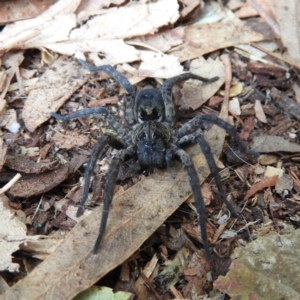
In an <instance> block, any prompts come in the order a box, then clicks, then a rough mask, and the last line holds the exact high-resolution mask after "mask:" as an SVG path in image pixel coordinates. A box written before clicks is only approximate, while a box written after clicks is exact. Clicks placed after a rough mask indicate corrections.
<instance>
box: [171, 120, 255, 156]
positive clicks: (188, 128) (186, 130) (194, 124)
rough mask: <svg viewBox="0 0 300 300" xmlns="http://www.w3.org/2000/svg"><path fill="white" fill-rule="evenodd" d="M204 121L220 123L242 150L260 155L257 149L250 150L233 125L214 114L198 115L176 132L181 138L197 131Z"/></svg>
mask: <svg viewBox="0 0 300 300" xmlns="http://www.w3.org/2000/svg"><path fill="white" fill-rule="evenodd" d="M204 121H208V122H210V123H213V124H215V125H218V126H219V127H221V128H223V129H224V130H226V132H228V133H229V134H230V135H231V136H232V137H233V139H234V141H235V143H236V145H237V146H238V147H239V149H240V150H241V151H242V152H245V153H248V154H251V155H253V156H254V157H258V156H259V153H257V152H256V151H253V150H250V149H248V148H247V147H246V145H245V144H244V143H243V142H242V140H241V139H240V137H239V135H238V134H237V132H236V130H235V128H234V127H233V126H232V125H230V124H229V123H227V122H225V121H224V120H222V119H220V118H218V117H216V116H212V115H202V116H197V117H195V118H194V119H192V120H190V121H189V122H187V123H186V124H184V125H183V126H182V127H181V128H180V129H178V130H177V132H176V133H175V135H176V137H177V138H179V139H181V138H183V137H184V136H185V135H187V134H190V133H192V132H194V131H196V130H197V129H198V128H199V126H200V125H201V123H202V122H204Z"/></svg>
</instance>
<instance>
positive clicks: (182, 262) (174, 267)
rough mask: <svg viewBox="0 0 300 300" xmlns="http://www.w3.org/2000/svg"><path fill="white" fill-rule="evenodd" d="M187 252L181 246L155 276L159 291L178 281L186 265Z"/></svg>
mask: <svg viewBox="0 0 300 300" xmlns="http://www.w3.org/2000/svg"><path fill="white" fill-rule="evenodd" d="M189 254H190V251H189V249H187V248H185V247H183V248H182V249H181V250H179V251H178V252H177V253H176V256H175V257H174V259H173V260H172V261H171V262H170V263H169V264H168V266H167V267H166V268H165V269H164V270H163V271H162V272H161V273H160V274H159V275H158V276H156V277H155V279H154V280H155V282H156V284H157V285H158V288H159V290H160V292H161V293H165V292H166V291H168V289H169V288H170V287H172V286H174V285H175V284H176V283H177V282H178V281H179V279H180V276H181V275H182V273H183V271H184V269H185V268H186V266H187V265H188V257H189Z"/></svg>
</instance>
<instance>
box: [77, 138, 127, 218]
mask: <svg viewBox="0 0 300 300" xmlns="http://www.w3.org/2000/svg"><path fill="white" fill-rule="evenodd" d="M106 145H110V146H113V147H114V148H125V147H126V144H125V143H124V141H123V140H121V139H119V138H116V137H113V136H110V135H103V136H101V137H100V138H99V139H98V141H97V143H96V144H95V146H94V148H93V151H92V153H91V156H90V159H89V161H88V164H87V166H86V169H85V172H84V185H83V192H82V196H81V200H80V204H79V207H78V210H77V213H76V217H80V216H81V215H82V211H83V208H84V204H85V202H86V199H87V198H88V194H89V187H90V181H91V177H92V174H93V171H94V168H95V165H96V162H97V159H98V157H99V155H100V154H101V152H102V150H103V148H104V147H105V146H106ZM116 145H118V147H116Z"/></svg>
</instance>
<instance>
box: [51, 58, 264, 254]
mask: <svg viewBox="0 0 300 300" xmlns="http://www.w3.org/2000/svg"><path fill="white" fill-rule="evenodd" d="M79 62H80V63H81V64H82V65H83V66H84V67H85V68H86V69H88V70H89V71H92V72H96V71H105V72H106V73H108V74H109V75H110V76H111V77H112V78H114V79H115V80H116V81H117V82H118V83H119V84H120V85H121V86H122V87H123V88H124V89H125V90H126V92H127V93H126V95H125V102H124V106H125V119H126V122H127V124H128V125H127V126H123V125H122V124H121V123H120V122H118V121H117V119H116V117H115V116H114V115H113V114H112V112H111V111H110V109H109V108H106V107H94V108H86V109H82V110H79V111H77V112H75V113H73V114H71V115H68V116H61V115H58V114H56V113H51V115H52V116H53V117H55V118H57V119H60V120H63V121H68V120H71V119H74V118H78V117H88V116H91V115H96V114H100V115H103V116H105V118H106V120H107V121H108V123H109V125H110V126H111V127H112V128H113V129H114V130H115V131H116V133H117V135H118V137H116V136H112V135H103V136H101V137H100V138H99V139H98V141H97V143H96V145H95V146H94V148H93V151H92V154H91V157H90V160H89V162H88V165H87V168H86V170H85V183H84V188H83V194H82V198H81V202H80V206H79V208H78V211H77V216H80V215H81V214H82V211H83V207H84V204H85V201H86V199H87V197H88V192H89V185H90V179H91V176H92V172H93V169H94V167H95V164H96V160H97V158H98V157H99V155H100V154H101V152H102V150H103V148H104V147H105V146H106V145H107V144H108V145H110V146H111V147H113V148H115V149H118V152H117V154H116V155H115V156H114V157H113V159H112V162H111V164H110V167H109V170H108V173H107V178H106V186H105V190H104V199H103V211H102V219H101V224H100V230H99V234H98V238H97V241H96V243H95V246H94V253H96V252H97V251H98V249H99V245H100V241H101V239H102V236H103V234H104V232H105V228H106V223H107V218H108V212H109V207H110V204H111V201H112V198H113V191H114V186H115V183H116V180H117V176H118V171H119V167H120V165H121V163H123V162H125V161H130V160H131V161H132V160H136V163H135V167H134V169H135V170H136V169H139V170H143V169H147V168H151V167H156V168H165V167H170V166H171V162H172V159H173V158H176V159H179V160H180V162H181V163H182V165H183V167H184V168H185V169H186V171H187V173H188V179H189V182H190V185H191V188H192V192H193V195H194V199H195V205H196V208H197V212H198V215H199V223H200V227H201V237H202V240H203V245H204V249H205V253H206V257H207V258H208V259H209V258H210V250H209V246H208V242H207V236H206V224H205V217H206V215H205V206H204V202H203V197H202V194H201V188H200V183H199V177H198V174H197V171H196V169H195V166H194V164H193V162H192V160H191V159H190V157H189V155H188V154H187V153H186V152H185V151H184V150H183V149H182V147H183V146H184V145H186V144H195V143H198V144H199V146H200V148H201V149H202V151H203V154H204V156H205V158H206V160H207V163H208V166H209V168H210V170H211V173H212V176H214V178H215V182H216V186H217V188H218V192H219V195H220V196H221V198H222V200H223V201H224V202H225V203H226V205H227V207H228V209H229V210H230V212H231V214H233V215H236V212H235V209H234V208H233V206H232V204H231V203H229V202H228V201H227V200H226V197H225V195H224V192H223V190H222V185H221V180H220V177H219V175H218V169H217V166H216V163H215V161H214V158H213V155H212V153H211V150H210V147H209V144H208V143H207V141H206V140H205V139H204V138H203V137H202V135H201V134H199V133H198V129H199V126H200V125H201V124H202V123H203V122H204V121H208V122H211V123H213V124H216V125H218V126H220V127H222V128H223V129H225V130H226V131H227V132H228V133H229V134H230V135H231V136H232V138H233V139H234V142H235V144H236V146H237V147H238V148H239V150H240V151H242V152H245V153H249V154H251V155H253V156H258V153H256V152H254V151H252V150H249V149H247V148H246V146H245V145H244V144H243V142H242V141H241V140H240V138H239V136H238V134H237V133H236V131H235V128H234V127H233V126H232V125H230V124H228V123H226V122H225V121H223V120H222V119H219V118H217V117H215V116H211V115H202V116H197V117H195V118H193V119H192V120H190V121H189V122H187V123H186V124H185V125H183V126H182V127H181V128H179V129H178V130H173V129H172V128H173V126H174V125H175V123H176V118H175V107H174V103H173V101H172V94H171V89H172V86H173V85H174V84H176V83H179V82H181V81H184V80H187V79H198V80H201V81H203V82H206V83H210V82H214V81H216V80H218V77H214V78H211V79H206V78H203V77H200V76H197V75H195V74H192V73H184V74H181V75H178V76H175V77H172V78H170V79H167V80H166V81H165V82H164V84H163V85H162V87H161V89H160V90H159V89H145V90H141V91H139V92H137V93H136V90H135V88H134V86H132V85H131V84H130V82H129V81H128V79H127V78H126V77H124V76H123V75H122V74H120V73H119V72H117V71H116V70H115V69H114V68H113V67H112V66H109V65H105V66H101V67H91V66H89V65H87V64H86V63H85V62H84V61H82V60H79Z"/></svg>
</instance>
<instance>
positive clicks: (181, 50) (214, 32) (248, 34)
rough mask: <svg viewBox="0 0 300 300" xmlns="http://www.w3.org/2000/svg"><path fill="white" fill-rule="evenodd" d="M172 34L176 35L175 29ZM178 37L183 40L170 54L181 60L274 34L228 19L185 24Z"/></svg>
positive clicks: (262, 38)
mask: <svg viewBox="0 0 300 300" xmlns="http://www.w3.org/2000/svg"><path fill="white" fill-rule="evenodd" d="M260 26H263V24H260ZM174 34H177V35H178V33H177V32H175V31H174ZM179 37H180V38H182V39H183V40H184V41H185V42H184V43H183V44H182V45H180V46H178V47H176V48H175V49H173V50H171V51H170V54H173V55H175V56H176V57H178V58H179V61H180V62H182V61H186V60H188V59H194V58H197V57H199V56H202V55H204V54H207V53H210V52H213V51H216V50H218V49H222V48H226V47H231V46H234V45H237V44H243V43H244V44H248V43H250V42H254V41H262V40H265V39H272V38H273V37H274V35H272V33H271V32H267V33H265V34H262V33H259V32H257V31H254V30H252V29H251V27H250V26H249V24H247V23H245V22H242V21H239V20H230V21H224V22H219V23H214V24H201V25H190V26H186V27H184V34H183V35H181V36H179Z"/></svg>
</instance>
